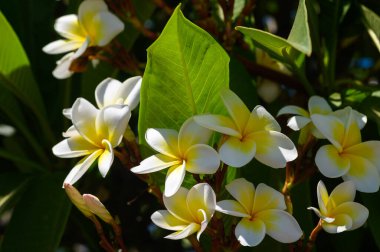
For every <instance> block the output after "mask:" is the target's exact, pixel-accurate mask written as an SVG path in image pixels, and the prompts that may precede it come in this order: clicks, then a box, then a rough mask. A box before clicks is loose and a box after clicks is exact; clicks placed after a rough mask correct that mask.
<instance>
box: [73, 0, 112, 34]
mask: <svg viewBox="0 0 380 252" xmlns="http://www.w3.org/2000/svg"><path fill="white" fill-rule="evenodd" d="M105 11H108V7H107V4H106V3H105V2H104V1H103V0H85V1H83V2H82V3H81V4H80V5H79V9H78V19H79V23H80V24H81V25H82V26H84V28H85V29H86V30H87V27H91V22H92V19H93V17H94V16H95V15H96V14H97V13H100V12H105Z"/></svg>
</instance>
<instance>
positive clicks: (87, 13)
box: [42, 0, 124, 79]
mask: <svg viewBox="0 0 380 252" xmlns="http://www.w3.org/2000/svg"><path fill="white" fill-rule="evenodd" d="M54 29H55V30H56V31H57V32H58V33H59V34H60V35H61V36H62V37H64V39H60V40H57V41H54V42H51V43H49V44H48V45H46V46H44V47H43V48H42V50H43V51H44V52H45V53H49V54H60V53H66V52H71V51H74V50H77V49H78V51H77V52H76V53H75V54H68V55H65V56H64V57H63V58H62V59H61V60H60V61H58V62H57V68H56V69H55V70H54V72H53V74H54V76H55V77H57V78H60V79H62V78H67V77H69V76H70V75H71V72H70V70H69V67H70V64H71V62H72V61H73V60H74V59H76V58H78V57H79V56H81V55H82V54H83V53H84V52H85V51H86V49H87V47H89V46H105V45H107V44H108V43H109V42H111V40H112V39H113V38H114V37H115V36H116V35H118V34H119V33H120V32H122V31H123V30H124V23H123V22H121V21H120V19H119V18H118V17H117V16H115V15H114V14H113V13H111V12H110V11H109V10H108V7H107V5H106V3H105V2H104V1H103V0H85V1H83V2H82V3H81V4H80V5H79V10H78V16H77V15H75V14H70V15H66V16H63V17H60V18H58V19H57V20H56V22H55V24H54Z"/></svg>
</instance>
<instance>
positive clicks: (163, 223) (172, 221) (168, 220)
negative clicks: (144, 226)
mask: <svg viewBox="0 0 380 252" xmlns="http://www.w3.org/2000/svg"><path fill="white" fill-rule="evenodd" d="M150 218H151V220H152V221H153V223H154V224H156V225H157V226H159V227H161V228H164V229H168V230H175V231H178V230H183V229H185V228H186V226H188V224H189V222H187V221H183V220H180V219H178V218H176V217H175V216H174V215H172V214H171V213H170V212H169V211H167V210H159V211H156V212H154V213H153V214H152V216H151V217H150Z"/></svg>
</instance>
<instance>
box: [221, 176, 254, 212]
mask: <svg viewBox="0 0 380 252" xmlns="http://www.w3.org/2000/svg"><path fill="white" fill-rule="evenodd" d="M226 189H227V191H228V192H229V193H230V194H231V195H232V197H234V198H235V199H236V200H237V201H238V202H239V203H240V204H241V205H242V207H243V208H244V209H245V213H247V214H251V211H252V208H253V200H254V196H255V187H254V186H253V184H252V183H251V182H248V181H247V180H246V179H244V178H238V179H235V180H233V181H232V182H231V183H229V184H227V185H226Z"/></svg>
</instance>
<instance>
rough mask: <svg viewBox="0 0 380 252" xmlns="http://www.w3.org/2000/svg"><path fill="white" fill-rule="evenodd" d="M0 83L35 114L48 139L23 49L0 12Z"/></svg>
mask: <svg viewBox="0 0 380 252" xmlns="http://www.w3.org/2000/svg"><path fill="white" fill-rule="evenodd" d="M0 33H1V34H2V39H0V85H1V86H3V87H5V88H7V89H8V90H10V91H11V92H12V93H13V94H14V95H15V96H16V97H17V98H18V99H19V100H20V101H21V102H22V103H24V104H25V105H26V106H27V107H29V108H30V109H31V110H32V111H33V113H34V114H35V115H36V116H37V118H38V120H39V121H40V123H41V126H42V127H43V129H44V131H45V135H47V136H48V137H49V138H50V140H52V139H53V134H52V132H51V129H50V127H49V123H48V121H47V119H46V111H45V107H44V105H43V102H42V97H41V94H40V91H39V89H38V86H37V84H36V82H35V80H34V77H33V74H32V71H31V69H30V63H29V60H28V58H27V56H26V54H25V51H24V49H23V47H22V45H21V43H20V41H19V39H18V38H17V35H16V34H15V33H14V31H13V29H12V27H11V26H10V25H9V23H8V21H7V20H6V18H5V17H4V15H3V14H2V12H0Z"/></svg>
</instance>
